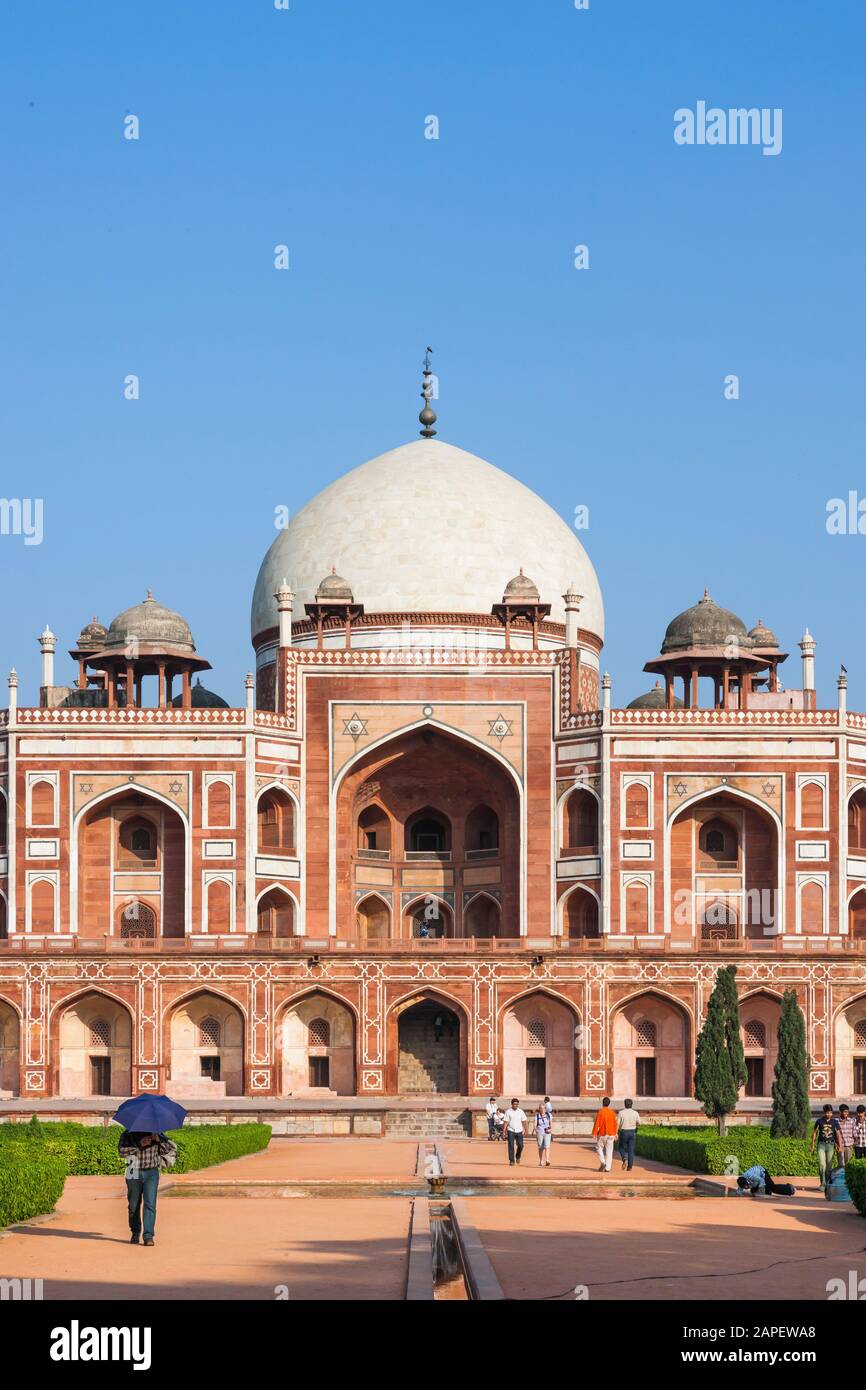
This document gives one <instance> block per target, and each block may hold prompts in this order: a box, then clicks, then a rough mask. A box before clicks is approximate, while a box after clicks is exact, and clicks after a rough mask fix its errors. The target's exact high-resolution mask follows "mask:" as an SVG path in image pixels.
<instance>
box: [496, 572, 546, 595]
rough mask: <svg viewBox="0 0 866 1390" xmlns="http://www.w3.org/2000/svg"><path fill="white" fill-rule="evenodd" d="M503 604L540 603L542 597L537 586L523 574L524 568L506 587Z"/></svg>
mask: <svg viewBox="0 0 866 1390" xmlns="http://www.w3.org/2000/svg"><path fill="white" fill-rule="evenodd" d="M502 602H503V603H540V602H541V595H540V594H539V592H538V587H537V585H535V584H533V582H532V580H531V579H529V578H527V576H526V575H525V574H524V573H523V568H522V566H521V570H520V573H519V574H516V575H515V576H514V578H513V579H509V581H508V583H507V584H506V586H505V593H504V594H503V595H502Z"/></svg>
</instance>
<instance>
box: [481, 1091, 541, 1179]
mask: <svg viewBox="0 0 866 1390" xmlns="http://www.w3.org/2000/svg"><path fill="white" fill-rule="evenodd" d="M484 1113H485V1114H486V1116H487V1138H488V1141H489V1142H492V1143H496V1142H497V1141H498V1140H504V1141H505V1142H506V1144H507V1145H508V1162H509V1163H510V1164H511V1165H512V1166H514V1165H515V1164H519V1163H520V1160H521V1158H522V1157H523V1140H524V1138H525V1136H526V1126H527V1125H528V1124H530V1123H531V1124H532V1126H533V1129H534V1131H535V1142H536V1144H537V1145H538V1166H539V1168H549V1167H550V1145H551V1141H552V1139H553V1102H552V1101H551V1099H550V1096H545V1097H544V1100H540V1101H539V1102H538V1109H537V1110H536V1112H535V1114H534V1116H533V1118H532V1121H531V1122H530V1120H529V1117H528V1116H527V1114H526V1111H525V1110H521V1108H520V1101H519V1099H518V1097H517V1096H513V1097H512V1100H511V1104H510V1105H509V1107H508V1109H507V1110H503V1109H502V1107H501V1106H500V1105H498V1104H497V1101H496V1097H495V1096H491V1097H490V1099H489V1101H488V1102H487V1104H486V1105H485V1107H484Z"/></svg>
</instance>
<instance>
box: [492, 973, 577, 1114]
mask: <svg viewBox="0 0 866 1390" xmlns="http://www.w3.org/2000/svg"><path fill="white" fill-rule="evenodd" d="M577 1022H578V1019H577V1015H576V1014H575V1013H574V1012H573V1010H572V1009H570V1008H569V1007H568V1005H567V1004H564V1003H562V1002H561V1001H560V1000H558V999H554V998H552V996H551V995H549V994H544V993H541V992H539V993H538V994H529V995H526V996H525V997H524V998H523V999H518V1000H517V1001H516V1002H515V1003H514V1004H511V1005H509V1006H508V1008H506V1010H505V1013H504V1016H503V1021H502V1089H503V1092H504V1093H505V1094H506V1095H507V1096H521V1097H524V1096H532V1097H535V1096H545V1095H551V1096H576V1095H579V1094H580V1053H579V1052H578V1049H577V1036H578V1034H577V1031H576V1030H577Z"/></svg>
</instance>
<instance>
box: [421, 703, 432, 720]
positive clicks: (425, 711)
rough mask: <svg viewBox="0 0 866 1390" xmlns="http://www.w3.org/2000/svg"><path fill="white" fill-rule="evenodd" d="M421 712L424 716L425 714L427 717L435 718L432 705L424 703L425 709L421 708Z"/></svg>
mask: <svg viewBox="0 0 866 1390" xmlns="http://www.w3.org/2000/svg"><path fill="white" fill-rule="evenodd" d="M421 713H422V714H423V716H424V718H425V719H432V718H433V706H432V705H424V707H423V709H422V710H421Z"/></svg>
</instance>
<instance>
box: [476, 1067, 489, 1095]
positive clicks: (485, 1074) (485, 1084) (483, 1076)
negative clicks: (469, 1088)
mask: <svg viewBox="0 0 866 1390" xmlns="http://www.w3.org/2000/svg"><path fill="white" fill-rule="evenodd" d="M475 1090H476V1091H487V1090H491V1091H492V1090H493V1072H492V1071H477V1072H476V1073H475Z"/></svg>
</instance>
